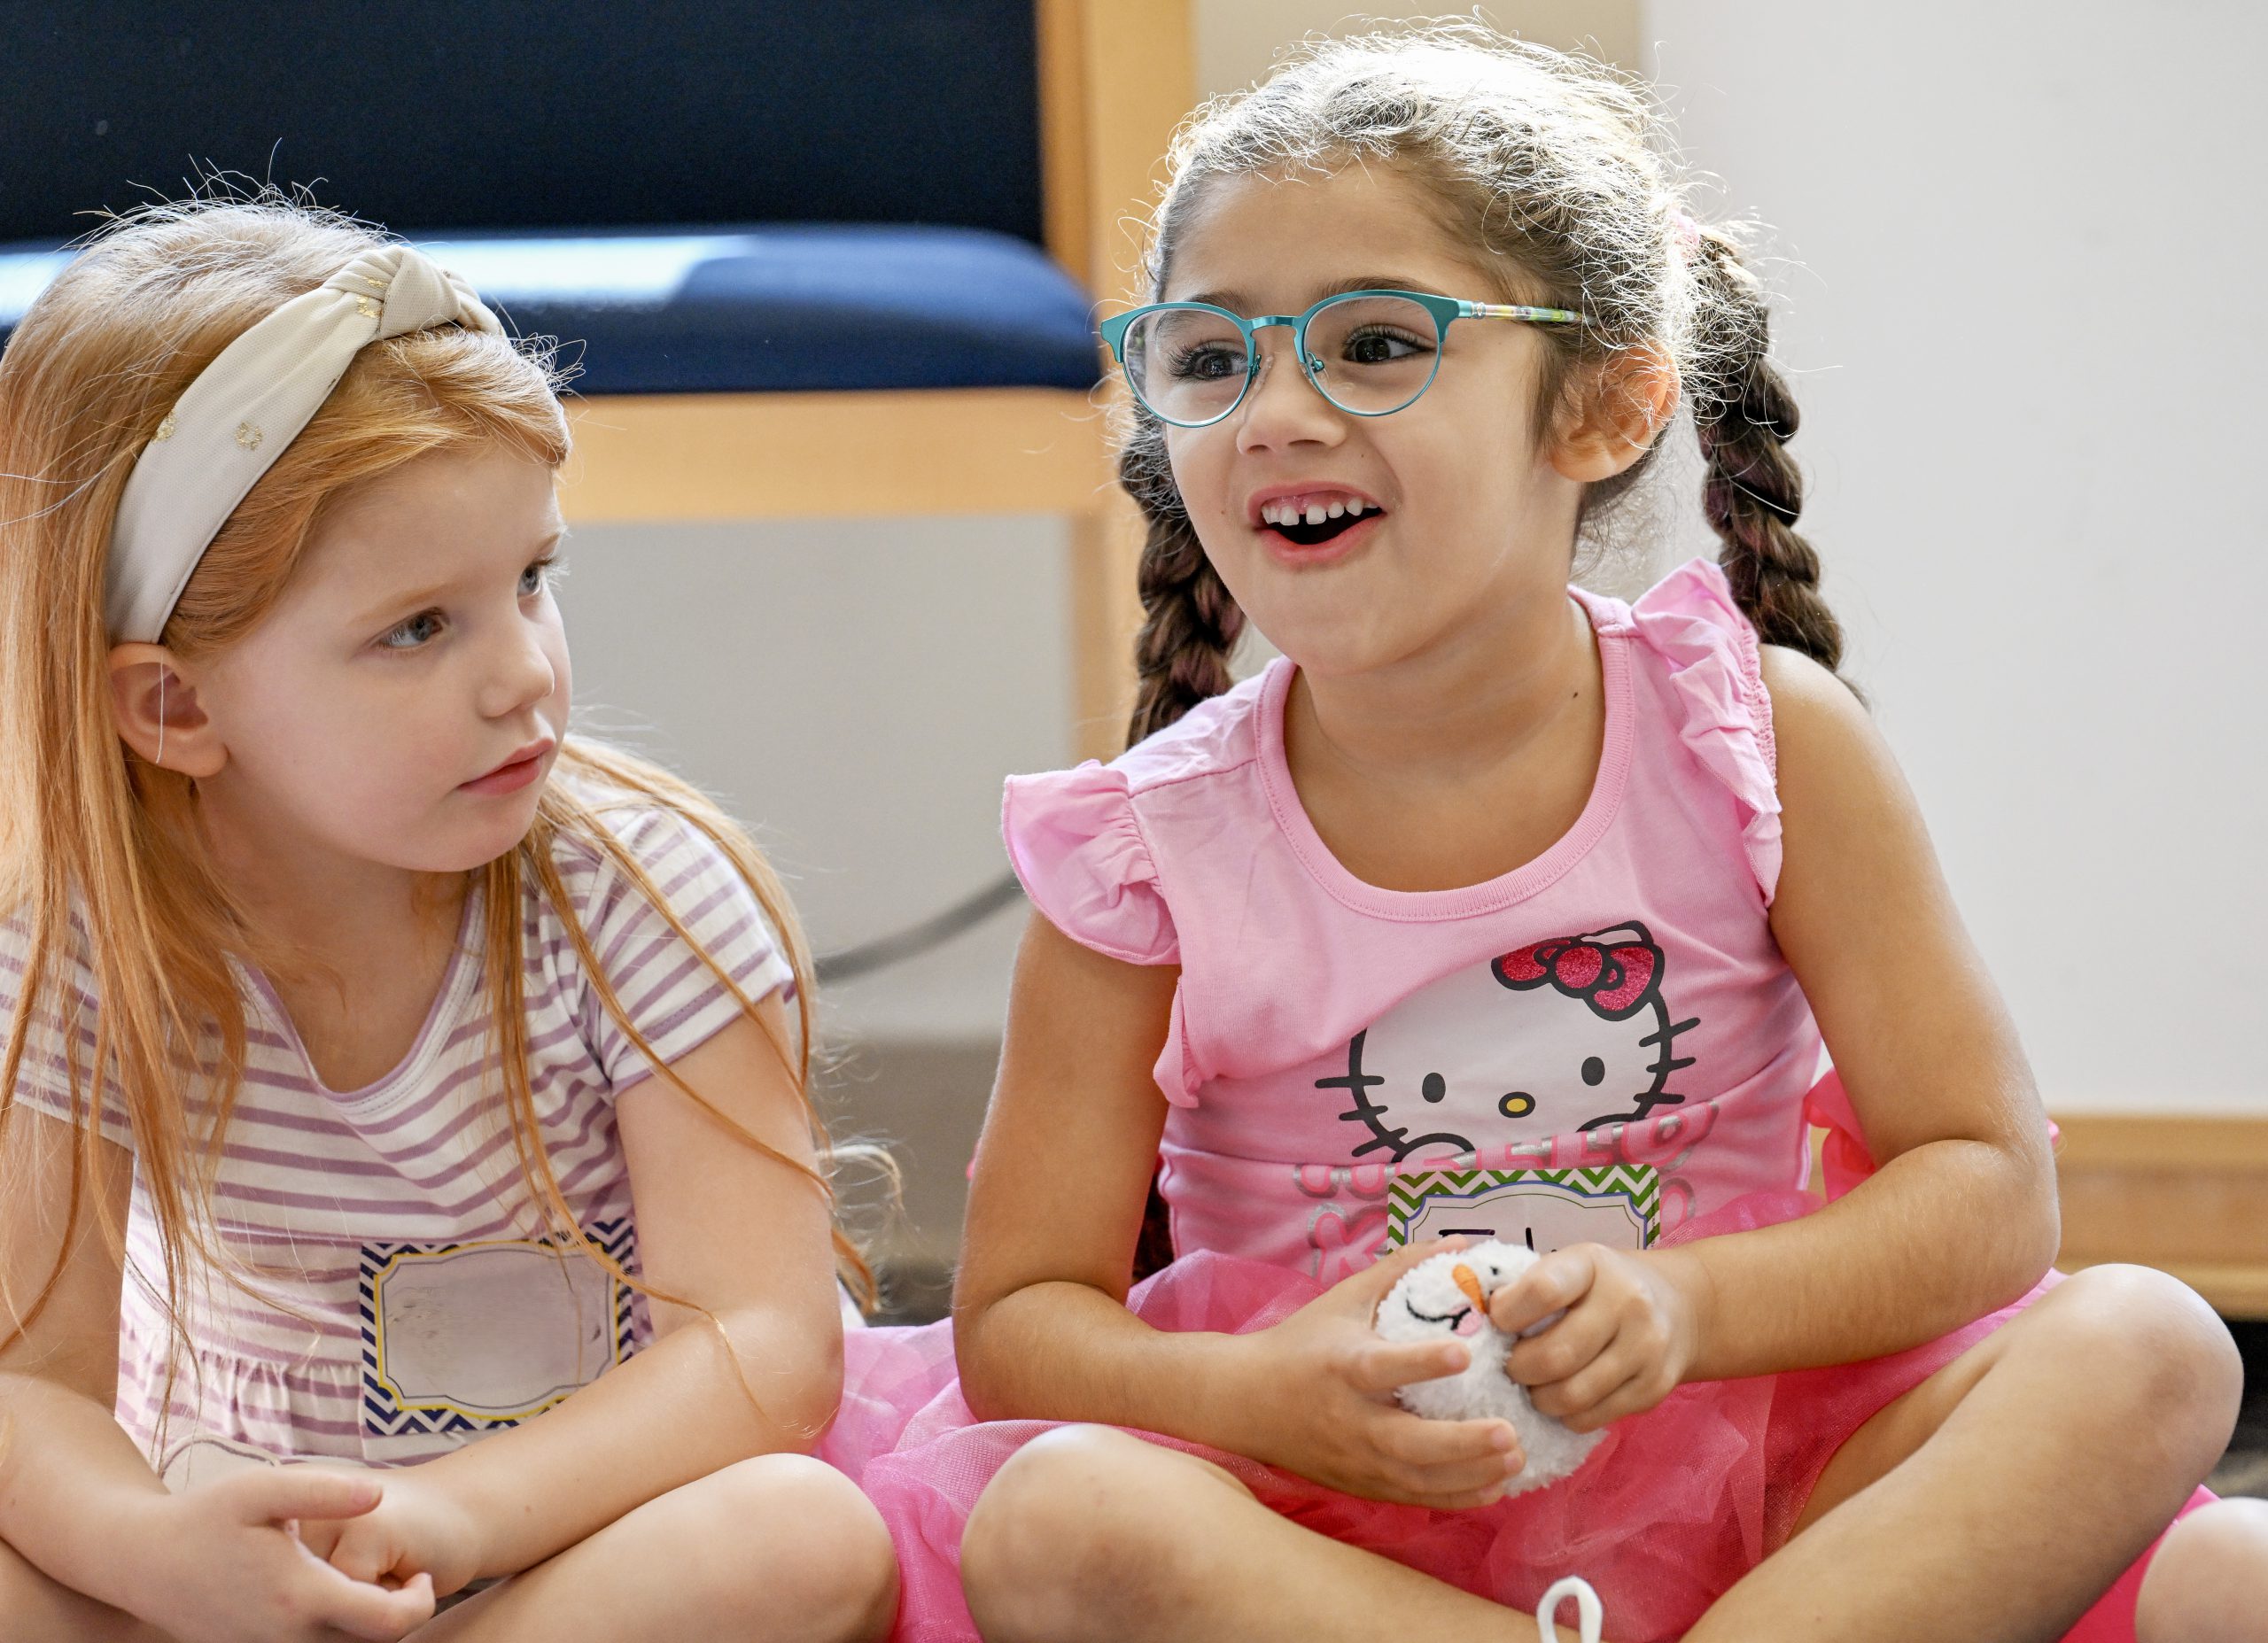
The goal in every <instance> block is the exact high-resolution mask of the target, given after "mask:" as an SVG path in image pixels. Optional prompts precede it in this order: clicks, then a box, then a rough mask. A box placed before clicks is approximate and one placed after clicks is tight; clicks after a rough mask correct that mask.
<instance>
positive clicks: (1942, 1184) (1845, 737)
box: [1687, 647, 2058, 1379]
mask: <svg viewBox="0 0 2268 1643" xmlns="http://www.w3.org/2000/svg"><path fill="white" fill-rule="evenodd" d="M1764 678H1765V681H1766V684H1767V687H1768V688H1769V689H1770V691H1771V693H1772V698H1773V713H1774V723H1775V728H1776V731H1777V740H1778V743H1779V754H1780V792H1781V801H1782V804H1783V825H1784V828H1785V861H1784V864H1783V868H1782V871H1781V875H1780V884H1779V890H1778V894H1777V895H1776V897H1775V901H1774V903H1773V908H1772V929H1773V934H1775V936H1776V937H1777V938H1778V940H1779V942H1780V947H1781V949H1782V951H1783V952H1784V953H1785V954H1786V955H1787V959H1788V963H1789V965H1790V968H1791V969H1793V971H1794V972H1795V974H1796V977H1797V979H1798V980H1799V981H1801V982H1802V984H1803V988H1804V993H1805V995H1806V997H1807V998H1809V1000H1810V1001H1811V1005H1812V1010H1813V1012H1814V1015H1815V1016H1816V1017H1817V1018H1818V1020H1819V1024H1820V1028H1821V1032H1822V1033H1823V1034H1824V1035H1825V1037H1826V1040H1827V1043H1828V1047H1829V1050H1831V1051H1832V1053H1833V1055H1834V1058H1835V1065H1836V1067H1837V1071H1838V1072H1840V1073H1841V1074H1842V1078H1843V1082H1844V1085H1845V1089H1848V1091H1849V1092H1850V1096H1851V1101H1852V1106H1853V1108H1854V1109H1855V1110H1856V1112H1857V1113H1858V1116H1859V1120H1860V1126H1861V1128H1863V1129H1864V1131H1865V1134H1866V1140H1867V1144H1868V1149H1869V1150H1870V1151H1872V1152H1873V1154H1874V1157H1875V1159H1876V1162H1877V1163H1878V1164H1879V1166H1881V1167H1880V1171H1879V1173H1878V1174H1876V1175H1875V1176H1874V1177H1873V1178H1871V1179H1870V1180H1868V1182H1866V1183H1865V1184H1864V1185H1862V1186H1860V1188H1858V1189H1857V1190H1855V1191H1853V1192H1852V1193H1851V1194H1849V1195H1848V1196H1847V1197H1844V1198H1842V1199H1840V1200H1838V1201H1837V1202H1836V1203H1834V1204H1832V1205H1829V1206H1828V1207H1827V1208H1825V1209H1824V1210H1822V1211H1821V1212H1820V1213H1818V1214H1816V1215H1814V1216H1812V1217H1810V1218H1808V1219H1806V1221H1801V1222H1799V1223H1795V1224H1790V1225H1787V1226H1782V1227H1773V1228H1764V1229H1762V1230H1759V1231H1756V1232H1751V1233H1747V1234H1744V1235H1740V1236H1733V1237H1726V1238H1715V1239H1710V1240H1706V1241H1705V1242H1703V1243H1701V1244H1695V1245H1692V1246H1691V1247H1690V1249H1689V1251H1688V1252H1687V1253H1688V1255H1689V1259H1691V1260H1692V1261H1693V1262H1694V1264H1695V1265H1696V1267H1697V1268H1698V1270H1699V1272H1700V1273H1701V1275H1702V1279H1703V1283H1702V1294H1703V1296H1704V1298H1705V1299H1704V1306H1705V1311H1706V1312H1708V1313H1710V1314H1714V1315H1715V1316H1719V1317H1721V1318H1723V1319H1725V1320H1728V1321H1729V1320H1737V1321H1738V1327H1737V1328H1733V1327H1705V1328H1704V1329H1703V1330H1702V1331H1701V1337H1700V1338H1701V1341H1702V1343H1703V1344H1702V1347H1701V1350H1700V1352H1699V1355H1698V1356H1697V1359H1696V1360H1695V1362H1694V1363H1693V1365H1692V1366H1691V1368H1689V1370H1688V1378H1694V1379H1714V1378H1718V1377H1721V1376H1737V1375H1750V1374H1756V1373H1759V1372H1763V1371H1767V1370H1775V1369H1784V1368H1798V1367H1803V1366H1807V1365H1814V1364H1822V1363H1832V1362H1842V1361H1848V1360H1853V1359H1860V1358H1867V1357H1873V1356H1876V1355H1878V1354H1880V1353H1883V1352H1896V1351H1899V1350H1902V1349H1904V1348H1906V1347H1908V1346H1912V1345H1916V1344H1918V1343H1920V1342H1922V1341H1926V1340H1930V1339H1932V1338H1934V1337H1937V1336H1938V1335H1941V1334H1943V1333H1944V1332H1945V1331H1946V1330H1947V1329H1955V1328H1958V1327H1959V1326H1960V1325H1961V1324H1963V1323H1966V1322H1968V1321H1969V1320H1970V1319H1972V1318H1976V1317H1977V1316H1979V1315H1981V1314H1984V1313H1986V1312H1988V1311H1990V1310H1992V1308H1993V1307H1995V1306H2002V1305H2005V1304H2006V1303H2007V1302H2008V1301H2010V1300H2013V1299H2014V1298H2016V1296H2018V1295H2020V1294H2022V1293H2023V1290H2025V1289H2027V1288H2028V1287H2030V1286H2031V1284H2032V1283H2035V1282H2037V1281H2038V1279H2039V1276H2040V1275H2041V1274H2042V1273H2043V1272H2045V1271H2046V1270H2047V1266H2048V1264H2049V1262H2051V1261H2052V1260H2053V1259H2054V1254H2055V1249H2056V1242H2057V1237H2058V1220H2057V1214H2056V1207H2055V1182H2054V1168H2053V1165H2052V1162H2051V1160H2050V1158H2049V1154H2048V1147H2047V1122H2046V1117H2045V1114H2044V1113H2043V1112H2042V1111H2041V1108H2040V1103H2039V1094H2038V1092H2037V1090H2036V1089H2034V1087H2033V1084H2032V1080H2031V1071H2030V1069H2029V1068H2028V1067H2027V1066H2026V1065H2025V1062H2024V1058H2023V1049H2022V1047H2021V1045H2020V1044H2019V1043H2018V1042H2017V1039H2016V1028H2015V1027H2014V1025H2013V1023H2012V1022H2011V1021H2010V1020H2009V1019H2008V1011H2007V1009H2006V1007H2005V1006H2004V1005H2003V1004H2002V1003H2001V1001H2000V994H1999V992H1998V991H1997V989H1995V988H1994V987H1993V985H1992V978H1991V977H1990V976H1989V975H1987V974H1986V973H1985V966H1984V964H1983V962H1982V961H1981V960H1980V959H1979V957H1978V956H1977V951H1976V949H1975V948H1974V947H1973V946H1972V945H1971V943H1970V942H1969V936H1968V933H1967V932H1966V930H1964V929H1963V927H1962V926H1961V917H1960V914H1959V913H1958V912H1957V911H1955V909H1954V907H1953V899H1952V896H1951V895H1950V894H1949V892H1948V891H1947V889H1946V883H1945V879H1944V876H1943V874H1942V872H1940V871H1939V869H1938V862H1937V856H1936V854H1935V852H1934V851H1933V850H1932V849H1930V841H1929V835H1928V833H1927V831H1926V830H1925V829H1924V827H1923V825H1922V818H1921V814H1920V812H1919V810H1917V808H1916V807H1915V802H1914V799H1913V795H1912V794H1911V793H1910V792H1909V791H1908V790H1907V786H1906V783H1905V780H1904V779H1903V778H1902V777H1901V776H1900V775H1899V771H1898V767H1897V764H1896V763H1895V761H1894V760H1893V759H1892V758H1891V754H1890V750H1889V748H1887V747H1886V746H1885V745H1884V742H1883V740H1882V738H1881V736H1880V735H1879V734H1878V733H1877V732H1876V730H1875V728H1874V725H1873V724H1872V722H1871V721H1870V720H1869V719H1868V717H1867V715H1866V713H1865V712H1864V710H1863V709H1860V706H1859V704H1858V703H1857V702H1856V701H1852V698H1851V695H1850V693H1849V692H1848V691H1846V690H1845V689H1844V688H1843V687H1842V686H1840V685H1839V684H1837V682H1836V681H1835V680H1834V679H1833V678H1831V677H1830V676H1829V675H1828V674H1827V673H1826V671H1825V670H1822V669H1821V668H1819V667H1818V666H1817V665H1815V664H1814V663H1811V662H1809V661H1807V660H1806V659H1805V658H1803V657H1801V656H1799V655H1795V654H1794V653H1792V652H1789V651H1784V650H1780V649H1777V648H1773V647H1767V649H1766V651H1765V653H1764Z"/></svg>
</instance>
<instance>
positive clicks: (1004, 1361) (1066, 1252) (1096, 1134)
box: [953, 914, 1221, 1438]
mask: <svg viewBox="0 0 2268 1643" xmlns="http://www.w3.org/2000/svg"><path fill="white" fill-rule="evenodd" d="M1179 975H1180V972H1179V971H1178V970H1177V968H1175V967H1174V966H1172V965H1130V964H1122V963H1121V962H1120V961H1118V960H1117V959H1115V958H1107V957H1103V956H1102V955H1100V954H1099V953H1095V952H1091V951H1089V950H1088V949H1086V948H1084V947H1082V946H1080V945H1079V944H1078V943H1077V942H1074V941H1072V940H1071V939H1070V938H1069V937H1068V936H1066V935H1064V934H1062V933H1061V932H1060V931H1059V930H1057V929H1056V928H1055V926H1052V925H1051V924H1049V923H1048V922H1047V920H1046V919H1045V918H1041V917H1039V916H1038V915H1037V914H1035V915H1033V918H1032V919H1031V923H1030V925H1029V926H1028V927H1027V928H1026V930H1025V932H1024V939H1023V942H1022V945H1021V947H1020V948H1019V949H1017V954H1016V973H1015V982H1014V990H1013V992H1012V994H1011V996H1010V1000H1009V1005H1008V1025H1007V1031H1006V1035H1005V1038H1004V1040H1003V1042H1002V1046H1001V1055H1000V1071H999V1077H998V1082H997V1083H996V1084H995V1086H994V1089H993V1096H992V1105H991V1109H990V1112H988V1113H987V1114H986V1116H985V1123H984V1134H983V1138H982V1139H981V1140H980V1141H979V1142H978V1143H977V1150H976V1171H975V1177H974V1179H973V1181H972V1182H971V1185H970V1189H969V1197H968V1218H967V1228H966V1230H965V1232H964V1234H963V1237H962V1259H961V1265H960V1271H959V1276H958V1282H957V1283H956V1284H955V1286H954V1292H953V1347H954V1353H955V1356H956V1358H957V1359H958V1360H959V1365H960V1372H961V1386H962V1390H963V1391H964V1393H965V1394H966V1396H967V1398H968V1400H969V1407H971V1408H973V1409H975V1411H976V1413H977V1414H980V1415H983V1416H986V1417H988V1418H989V1417H996V1416H1003V1415H1006V1414H1010V1413H1011V1412H1013V1414H1015V1415H1016V1416H1017V1417H1019V1418H1034V1419H1040V1420H1100V1421H1108V1422H1113V1423H1114V1424H1116V1425H1122V1426H1135V1427H1141V1428H1143V1429H1145V1430H1150V1431H1169V1432H1174V1433H1177V1434H1178V1435H1181V1436H1184V1437H1192V1438H1203V1437H1205V1436H1206V1435H1207V1434H1208V1433H1209V1432H1211V1431H1212V1430H1215V1426H1214V1422H1210V1421H1208V1419H1206V1417H1205V1413H1204V1412H1203V1411H1201V1410H1200V1409H1198V1408H1196V1407H1194V1406H1193V1404H1192V1397H1191V1392H1192V1389H1193V1388H1198V1387H1202V1386H1205V1385H1207V1384H1209V1383H1212V1380H1213V1377H1212V1376H1209V1375H1208V1367H1212V1365H1213V1360H1215V1359H1216V1358H1217V1355H1218V1354H1217V1348H1218V1345H1219V1344H1220V1339H1221V1337H1217V1336H1208V1335H1197V1334H1190V1335H1161V1333H1160V1332H1159V1331H1157V1330H1155V1329H1151V1328H1150V1326H1149V1325H1147V1324H1146V1323H1143V1322H1142V1321H1140V1320H1138V1319H1137V1318H1136V1317H1135V1316H1134V1315H1133V1314H1130V1313H1129V1312H1128V1311H1127V1310H1126V1307H1125V1305H1124V1303H1125V1299H1126V1291H1127V1289H1128V1287H1129V1283H1130V1277H1131V1275H1132V1271H1133V1264H1134V1245H1135V1242H1136V1239H1137V1238H1138V1236H1139V1234H1140V1231H1141V1223H1142V1209H1143V1205H1144V1203H1145V1201H1146V1198H1147V1197H1148V1194H1149V1188H1150V1177H1151V1175H1152V1174H1153V1171H1154V1170H1155V1168H1156V1166H1157V1157H1158V1137H1159V1135H1161V1133H1162V1131H1163V1129H1164V1128H1165V1117H1166V1104H1165V1097H1164V1096H1162V1095H1161V1093H1160V1092H1159V1089H1158V1087H1157V1083H1156V1081H1155V1080H1154V1079H1153V1077H1152V1075H1151V1071H1150V1069H1151V1066H1152V1063H1153V1062H1154V1061H1155V1059H1156V1058H1157V1053H1158V1049H1159V1047H1160V1046H1161V1044H1163V1043H1164V1042H1165V1036H1166V1023H1167V1018H1168V1016H1169V1013H1170V1011H1171V1010H1172V1007H1173V992H1174V986H1175V983H1176V981H1177V980H1178V978H1179ZM1199 1429H1202V1430H1199Z"/></svg>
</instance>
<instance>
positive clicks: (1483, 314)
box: [1098, 291, 1589, 428]
mask: <svg viewBox="0 0 2268 1643" xmlns="http://www.w3.org/2000/svg"><path fill="white" fill-rule="evenodd" d="M1364 297H1399V298H1402V299H1403V300H1404V301H1407V302H1414V303H1416V304H1417V306H1419V307H1421V308H1423V309H1425V312H1426V313H1428V314H1432V315H1433V365H1432V367H1431V368H1429V369H1428V370H1427V371H1426V373H1425V381H1424V382H1423V383H1421V384H1418V387H1417V392H1415V393H1413V394H1411V395H1410V397H1409V398H1408V399H1404V400H1403V401H1402V403H1401V404H1400V405H1397V406H1395V407H1393V409H1392V410H1385V411H1358V410H1355V408H1354V407H1351V406H1345V405H1341V404H1340V403H1339V401H1338V400H1336V399H1332V397H1331V391H1330V390H1329V389H1327V388H1325V387H1324V385H1323V384H1322V383H1321V381H1319V380H1318V376H1317V374H1318V373H1319V372H1320V371H1321V370H1322V368H1323V367H1324V361H1323V360H1318V359H1317V358H1315V357H1314V356H1313V355H1312V354H1310V353H1309V352H1308V322H1309V321H1310V320H1312V319H1314V318H1315V316H1316V315H1317V314H1320V313H1322V312H1323V311H1324V309H1325V308H1328V307H1330V306H1332V305H1333V304H1335V303H1341V302H1353V301H1355V300H1357V299H1359V298H1364ZM1174 309H1186V310H1189V311H1192V312H1194V313H1198V314H1218V315H1219V316H1220V317H1221V318H1223V319H1224V320H1226V321H1228V322H1229V323H1230V324H1231V325H1233V326H1235V327H1236V328H1237V329H1238V330H1239V331H1240V332H1242V333H1243V335H1244V351H1245V360H1246V364H1245V373H1244V383H1243V384H1242V386H1240V387H1239V388H1238V390H1237V397H1236V398H1235V399H1231V401H1230V402H1229V404H1228V407H1227V408H1226V409H1225V410H1223V411H1222V412H1221V414H1220V415H1217V416H1208V417H1207V418H1206V419H1205V420H1204V421H1203V422H1177V421H1176V420H1175V419H1174V418H1172V417H1170V416H1168V415H1165V414H1164V413H1163V412H1161V411H1160V410H1159V409H1158V408H1157V407H1155V406H1153V405H1152V404H1151V403H1150V402H1149V400H1148V399H1145V398H1144V397H1143V394H1142V391H1141V389H1140V388H1139V387H1138V386H1136V384H1135V382H1134V377H1133V374H1132V373H1131V372H1130V371H1128V370H1127V368H1126V332H1127V330H1128V329H1129V328H1130V326H1132V324H1133V323H1134V322H1135V321H1137V320H1138V319H1141V318H1142V317H1143V316H1144V315H1146V314H1161V313H1166V312H1169V311H1171V310H1174ZM1458 320H1518V321H1521V322H1525V323H1526V324H1530V325H1584V324H1588V323H1589V319H1588V315H1586V314H1581V313H1579V312H1577V311H1576V310H1575V309H1573V308H1539V307H1535V306H1532V305H1529V304H1526V303H1516V302H1467V301H1465V300H1464V299H1463V298H1457V297H1437V296H1435V295H1433V293H1432V292H1430V291H1340V292H1338V293H1336V294H1335V295H1332V296H1329V297H1325V298H1324V299H1323V300H1322V301H1321V302H1318V303H1316V304H1314V305H1312V306H1309V309H1308V310H1307V312H1305V313H1304V314H1259V315H1256V316H1255V317H1254V318H1252V319H1249V320H1247V319H1246V318H1245V317H1244V316H1243V315H1242V314H1231V313H1230V312H1229V311H1228V310H1227V309H1226V308H1223V307H1219V306H1216V305H1215V304H1212V303H1209V302H1153V303H1146V304H1144V305H1143V306H1141V307H1138V308H1130V309H1129V310H1128V311H1127V312H1125V313H1124V314H1113V315H1112V316H1111V317H1110V318H1108V319H1107V320H1105V321H1104V322H1102V324H1101V325H1100V326H1099V328H1098V329H1099V330H1100V331H1101V333H1102V339H1103V341H1104V343H1105V344H1107V345H1108V346H1109V349H1110V353H1111V357H1112V358H1113V359H1115V360H1117V361H1118V372H1119V375H1120V376H1123V377H1124V378H1125V379H1126V388H1127V391H1128V392H1130V393H1131V394H1132V395H1133V396H1134V398H1135V399H1136V400H1137V401H1138V403H1139V404H1140V405H1141V407H1142V408H1143V409H1145V410H1146V411H1148V412H1149V413H1150V415H1153V416H1154V417H1156V418H1157V419H1158V420H1159V421H1160V422H1164V423H1166V424H1167V425H1169V427H1174V428H1210V427H1211V426H1212V425H1213V424H1214V423H1216V422H1223V421H1225V420H1226V419H1227V418H1229V417H1231V416H1233V415H1236V413H1237V407H1239V406H1241V405H1242V404H1243V403H1244V402H1245V399H1247V396H1249V395H1250V394H1251V392H1252V385H1253V384H1254V383H1255V382H1257V381H1259V380H1260V371H1261V366H1262V359H1261V354H1260V337H1259V333H1260V332H1262V331H1263V330H1266V329H1268V328H1269V327H1270V326H1271V325H1284V326H1288V327H1290V328H1291V332H1292V353H1293V355H1294V357H1296V358H1297V359H1298V360H1299V362H1300V375H1301V376H1304V377H1306V378H1307V381H1308V386H1309V387H1310V388H1312V389H1314V390H1315V391H1317V393H1319V394H1321V395H1322V396H1323V397H1324V401H1325V402H1326V403H1327V404H1329V405H1330V406H1331V407H1332V409H1334V410H1340V411H1344V412H1346V413H1347V415H1349V416H1391V415H1394V412H1395V411H1406V410H1408V409H1409V408H1410V407H1411V406H1413V405H1415V404H1417V401H1418V400H1419V399H1423V398H1424V397H1425V390H1426V389H1428V388H1431V387H1432V386H1433V378H1434V377H1435V376H1439V375H1440V374H1441V353H1442V349H1443V347H1444V345H1446V344H1447V342H1448V340H1449V326H1450V325H1451V324H1452V323H1453V322H1456V321H1458Z"/></svg>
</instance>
